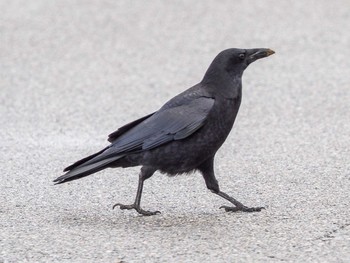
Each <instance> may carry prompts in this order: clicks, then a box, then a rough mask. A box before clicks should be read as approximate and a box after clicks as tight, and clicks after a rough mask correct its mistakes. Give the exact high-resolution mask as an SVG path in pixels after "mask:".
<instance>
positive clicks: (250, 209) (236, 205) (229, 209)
mask: <svg viewBox="0 0 350 263" xmlns="http://www.w3.org/2000/svg"><path fill="white" fill-rule="evenodd" d="M212 192H213V193H215V194H217V195H218V196H221V197H223V198H225V199H226V200H227V201H229V202H231V203H232V204H234V206H226V205H223V206H220V208H224V209H225V211H226V212H236V211H242V212H260V211H261V210H262V209H265V208H264V207H247V206H245V205H243V204H242V203H241V202H238V201H237V200H236V199H234V198H233V197H231V196H229V195H228V194H226V193H224V192H221V191H218V192H214V191H212Z"/></svg>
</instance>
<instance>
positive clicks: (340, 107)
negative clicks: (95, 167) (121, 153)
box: [0, 0, 350, 262]
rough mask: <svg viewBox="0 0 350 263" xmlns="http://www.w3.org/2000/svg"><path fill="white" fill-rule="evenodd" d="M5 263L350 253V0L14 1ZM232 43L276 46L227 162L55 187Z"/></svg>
mask: <svg viewBox="0 0 350 263" xmlns="http://www.w3.org/2000/svg"><path fill="white" fill-rule="evenodd" d="M0 10H1V15H0V81H1V82H0V91H1V92H0V112H1V115H0V138H1V140H0V149H1V151H0V165H1V180H0V262H203V261H205V262H253V261H254V262H278V261H287V262H350V209H349V203H350V198H349V196H350V195H349V192H350V165H349V164H350V48H349V47H350V34H349V32H350V4H349V2H348V1H345V0H344V1H337V0H336V1H325V0H324V1H277V0H271V1H253V0H250V1H172V2H170V1H168V2H165V1H152V2H147V3H145V2H143V1H80V0H77V1H70V0H69V1H68V0H66V1H46V0H36V1H4V0H1V1H0ZM229 47H243V48H245V47H246V48H253V47H267V48H272V49H274V50H275V51H276V54H275V55H274V56H271V57H269V58H267V59H264V60H260V61H259V62H256V63H254V64H253V65H251V66H250V67H249V69H247V70H246V72H245V75H244V79H243V89H244V94H243V101H242V106H241V109H240V112H239V115H238V118H237V120H236V124H235V127H234V129H233V131H232V132H231V134H230V136H229V138H228V139H227V141H226V143H225V145H224V146H223V148H222V149H221V150H220V151H219V153H218V156H217V159H216V173H217V177H218V179H219V182H220V186H221V189H222V190H224V191H226V192H227V193H230V194H232V195H233V196H234V197H236V198H237V199H238V200H240V201H242V202H243V203H245V204H246V205H249V206H266V207H267V209H266V210H264V211H263V212H260V213H251V214H246V213H226V212H224V211H223V210H220V209H218V208H219V207H220V206H221V205H224V204H227V203H226V202H225V201H224V200H221V199H220V198H218V197H217V196H215V195H213V194H212V193H210V192H209V191H208V190H206V187H205V184H204V180H203V179H202V178H201V176H200V175H199V174H193V175H188V176H178V177H175V178H168V177H166V176H164V175H162V174H159V173H157V174H155V175H154V177H152V178H151V179H149V180H148V181H146V184H145V189H144V196H143V197H144V198H143V200H142V204H143V206H144V208H145V209H153V210H160V211H161V212H162V214H161V215H157V216H153V217H141V216H138V215H137V214H136V213H135V212H134V211H121V210H112V209H111V208H112V205H113V204H114V203H116V202H124V203H131V202H132V201H133V199H134V196H135V193H136V188H137V179H138V168H131V169H125V170H123V169H114V170H105V171H103V172H100V173H98V174H96V175H93V176H90V177H88V178H84V179H82V180H78V181H75V182H71V183H67V184H64V185H59V186H53V183H52V180H53V179H54V178H56V177H57V176H59V175H61V174H62V169H63V168H64V167H66V166H67V165H69V164H70V163H71V162H73V161H76V160H77V159H79V158H81V157H84V156H85V155H88V154H91V153H93V152H95V151H97V150H99V149H100V148H102V147H104V146H105V145H107V141H106V138H107V135H108V134H109V133H110V132H112V131H114V130H115V129H116V128H118V127H119V126H121V125H123V124H125V123H126V122H128V121H131V120H133V119H135V118H138V117H141V116H143V115H145V114H147V113H150V112H152V111H154V110H156V109H157V108H159V107H160V106H161V105H162V104H163V103H164V102H165V101H167V100H168V99H170V98H171V97H173V96H174V95H176V94H178V93H179V92H181V91H183V90H185V89H187V88H188V87H190V86H192V85H194V84H196V83H197V82H199V81H200V80H201V78H202V76H203V74H204V72H205V70H206V69H207V67H208V65H209V64H210V62H211V60H212V59H213V58H214V56H215V55H216V54H217V53H218V52H219V51H221V50H223V49H225V48H229Z"/></svg>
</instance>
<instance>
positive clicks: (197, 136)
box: [54, 48, 274, 215]
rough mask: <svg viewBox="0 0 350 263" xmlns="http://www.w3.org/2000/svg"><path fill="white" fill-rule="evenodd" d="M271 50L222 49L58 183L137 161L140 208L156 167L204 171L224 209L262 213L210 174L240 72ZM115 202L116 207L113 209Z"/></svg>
mask: <svg viewBox="0 0 350 263" xmlns="http://www.w3.org/2000/svg"><path fill="white" fill-rule="evenodd" d="M273 53H274V52H273V51H272V50H270V49H233V48H232V49H227V50H224V51H222V52H220V53H219V54H218V55H217V56H216V58H215V59H214V61H213V62H212V63H211V65H210V66H209V68H208V70H207V72H206V73H205V75H204V78H203V79H202V81H201V82H200V83H198V84H197V85H195V86H193V87H191V88H189V89H188V90H186V91H184V92H182V93H180V94H179V95H177V96H175V97H174V98H173V99H171V100H169V101H168V102H167V103H166V104H165V105H164V106H163V107H161V108H160V109H159V110H158V111H156V112H154V113H152V114H149V115H147V116H145V117H143V118H140V119H138V120H135V121H133V122H131V123H129V124H126V125H125V126H123V127H121V128H119V129H118V130H117V131H115V132H113V133H112V134H110V135H109V138H108V140H109V141H110V142H111V144H110V145H109V146H108V147H106V148H104V149H103V150H101V151H99V152H97V153H95V154H93V155H91V156H88V157H86V158H84V159H82V160H79V161H77V162H76V163H74V164H72V165H70V166H68V167H67V168H65V169H64V171H65V172H67V173H66V174H64V175H62V176H60V177H58V178H57V179H56V180H54V182H56V183H57V184H60V183H64V182H68V181H72V180H76V179H78V178H81V177H84V176H87V175H90V174H92V173H96V172H98V171H100V170H103V169H105V168H115V167H131V166H139V165H141V166H142V168H141V172H140V176H139V187H138V191H137V195H136V200H135V202H134V204H132V205H122V204H116V205H115V206H120V208H121V209H135V210H136V211H137V212H139V213H140V214H143V215H154V214H156V213H158V211H155V212H151V211H145V210H143V209H142V208H141V207H140V201H141V194H142V188H143V182H144V180H146V179H147V178H149V177H151V176H152V175H153V173H154V172H155V171H157V170H159V171H161V172H162V173H166V174H168V175H175V174H182V173H189V172H192V171H195V170H198V171H200V172H201V173H202V175H203V177H204V179H205V182H206V185H207V187H208V189H210V190H211V191H212V192H213V193H215V194H217V195H219V196H221V197H223V198H225V199H227V200H228V201H230V202H231V203H232V204H233V205H234V207H228V206H222V207H223V208H225V210H226V211H246V212H253V211H260V210H261V209H262V207H256V208H254V207H253V208H249V207H246V206H244V205H243V204H241V203H239V202H238V201H236V200H235V199H234V198H232V197H230V196H228V195H227V194H225V193H224V192H222V191H220V189H219V185H218V182H217V180H216V178H215V175H214V156H215V153H216V152H217V150H218V149H219V148H220V146H221V145H222V144H223V143H224V141H225V139H226V138H227V136H228V134H229V132H230V131H231V129H232V126H233V123H234V121H235V118H236V116H237V113H238V110H239V106H240V103H241V98H242V74H243V71H244V70H245V69H246V67H247V66H248V65H249V64H250V63H252V62H254V61H255V60H257V59H259V58H263V57H267V56H269V55H271V54H273ZM115 206H114V207H115Z"/></svg>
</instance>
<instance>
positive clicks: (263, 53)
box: [247, 48, 275, 64]
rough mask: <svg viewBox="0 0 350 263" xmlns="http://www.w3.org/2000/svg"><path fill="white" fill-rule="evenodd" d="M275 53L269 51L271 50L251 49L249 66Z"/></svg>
mask: <svg viewBox="0 0 350 263" xmlns="http://www.w3.org/2000/svg"><path fill="white" fill-rule="evenodd" d="M274 53H275V51H273V50H271V49H269V48H255V49H249V50H248V58H247V62H248V64H250V63H252V62H254V61H255V60H258V59H260V58H265V57H268V56H270V55H272V54H274Z"/></svg>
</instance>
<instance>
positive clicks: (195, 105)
mask: <svg viewBox="0 0 350 263" xmlns="http://www.w3.org/2000/svg"><path fill="white" fill-rule="evenodd" d="M213 105H214V99H213V98H209V97H199V98H196V99H193V100H192V101H190V102H189V103H187V104H184V105H178V106H175V107H171V108H163V109H161V110H159V111H157V112H156V113H154V114H153V115H152V116H150V117H148V116H146V117H144V118H143V120H141V119H139V120H136V121H134V122H132V123H129V124H127V125H125V126H123V127H122V128H121V129H119V130H118V131H116V132H114V133H113V134H114V136H112V138H114V139H112V140H113V142H112V144H111V145H110V146H108V147H107V148H105V149H104V150H102V151H100V152H98V153H96V154H93V155H91V156H89V157H87V158H84V159H83V160H80V161H78V162H76V163H75V164H73V165H71V166H69V167H67V168H66V169H65V171H67V170H69V171H68V172H67V173H66V174H64V175H62V176H60V177H58V178H57V179H56V180H54V182H56V183H64V182H67V181H72V180H75V179H78V178H81V177H84V176H87V175H89V174H92V173H95V172H97V171H99V170H102V169H104V168H106V167H108V165H109V164H110V163H112V162H114V161H116V160H118V159H120V158H122V157H123V156H125V155H127V154H130V153H134V152H142V151H146V150H150V149H153V148H155V147H158V146H160V145H163V144H165V143H168V142H170V141H174V140H181V139H184V138H187V137H188V136H190V135H192V134H193V133H195V132H196V131H197V130H198V129H200V128H201V127H202V126H203V125H204V124H205V121H206V119H207V117H208V115H209V112H210V110H211V109H212V107H213Z"/></svg>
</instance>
